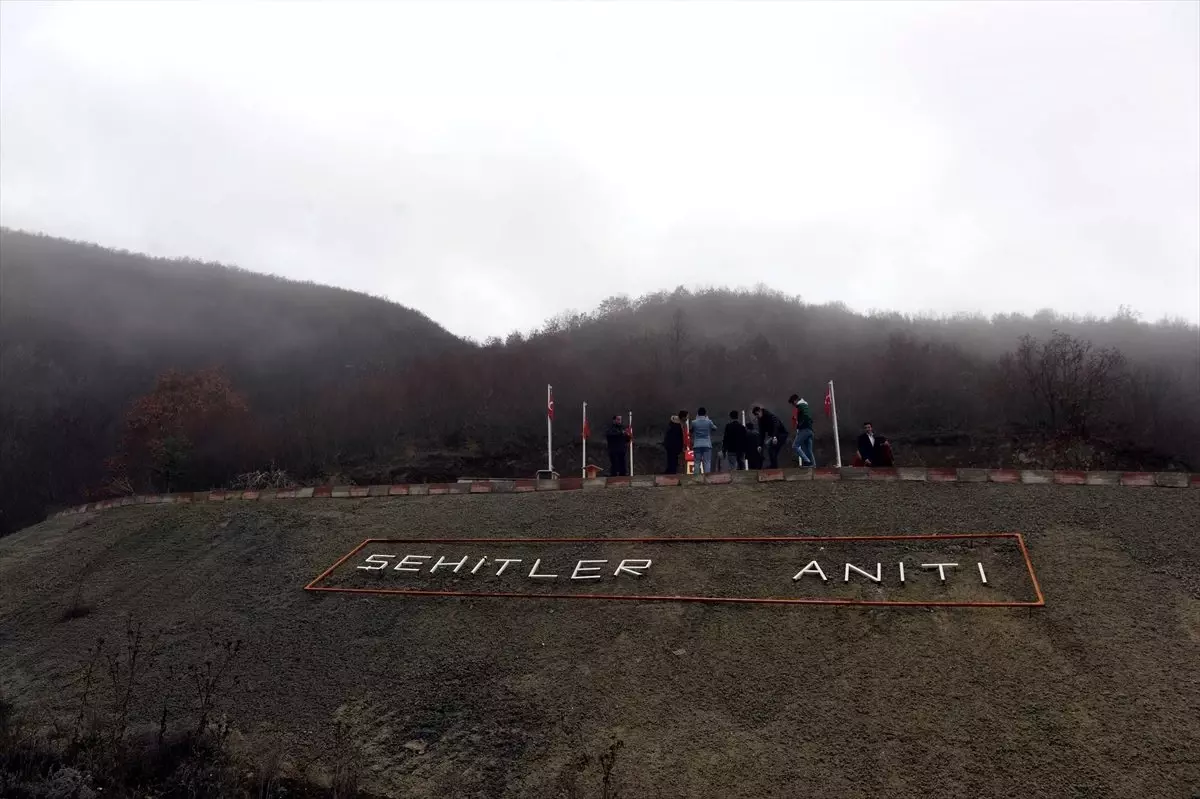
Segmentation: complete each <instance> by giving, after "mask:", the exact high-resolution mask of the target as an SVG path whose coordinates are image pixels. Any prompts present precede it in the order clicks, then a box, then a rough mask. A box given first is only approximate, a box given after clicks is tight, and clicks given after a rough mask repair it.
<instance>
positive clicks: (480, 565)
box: [471, 558, 487, 574]
mask: <svg viewBox="0 0 1200 799" xmlns="http://www.w3.org/2000/svg"><path fill="white" fill-rule="evenodd" d="M485 563H487V558H480V559H479V562H478V563H476V564H475V568H474V569H471V574H474V573H475V572H477V571H479V570H480V569H482V568H483V564H485Z"/></svg>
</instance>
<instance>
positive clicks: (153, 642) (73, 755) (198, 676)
mask: <svg viewBox="0 0 1200 799" xmlns="http://www.w3.org/2000/svg"><path fill="white" fill-rule="evenodd" d="M162 655H163V652H162V650H161V648H160V646H159V637H158V636H157V635H156V634H153V633H150V632H148V631H147V630H145V629H144V627H143V625H142V623H141V622H140V621H138V620H136V619H134V618H132V617H130V618H129V619H127V621H126V626H125V631H124V637H123V640H120V641H117V642H108V641H105V640H104V639H99V640H97V641H96V643H95V644H94V645H93V646H92V647H91V649H90V650H89V651H88V654H87V657H86V658H85V659H84V661H83V662H82V663H80V664H79V666H78V667H77V668H76V669H75V671H74V673H73V675H72V678H71V681H70V688H69V690H70V693H69V696H70V699H71V703H72V712H71V714H70V716H69V720H64V719H63V718H58V717H53V716H50V717H47V718H38V717H37V714H35V713H32V712H30V711H28V710H25V711H22V710H21V709H19V708H17V707H16V706H15V705H14V704H13V703H12V702H10V701H7V700H6V699H5V697H3V696H0V796H4V797H6V798H8V797H11V799H44V798H46V797H64V798H65V797H73V798H74V799H99V798H100V797H151V796H153V797H187V798H188V799H204V798H205V797H259V799H272V797H283V796H288V797H310V796H327V795H329V792H330V789H331V788H332V790H333V793H334V794H335V795H336V796H338V797H339V799H340V798H342V797H346V798H348V797H355V796H363V794H362V793H361V792H360V791H359V790H358V788H357V786H358V774H357V770H356V768H355V766H356V765H357V764H356V763H355V762H354V761H352V760H351V759H346V758H342V759H339V762H338V764H337V773H336V774H335V775H334V780H333V784H332V785H331V786H330V787H328V788H327V787H323V786H322V785H319V784H317V782H316V781H312V780H295V779H286V778H284V777H283V775H282V774H281V755H280V752H279V751H278V750H277V749H276V750H273V751H271V752H268V753H267V754H266V755H265V756H263V757H261V758H259V759H258V762H247V761H246V759H245V758H244V757H241V756H239V755H237V754H235V753H234V751H233V747H232V746H231V740H230V736H231V732H232V730H231V727H230V725H229V722H228V719H227V717H226V715H225V712H224V708H225V707H226V706H227V705H228V703H229V702H230V701H232V698H233V697H234V695H235V693H236V691H237V688H238V685H239V683H240V674H239V671H238V663H239V659H240V658H241V656H242V655H243V647H242V642H241V641H239V640H235V639H224V640H220V639H214V640H211V641H210V642H208V643H207V644H206V645H204V646H202V647H201V651H199V652H198V653H196V656H195V657H194V659H192V661H191V662H189V663H186V664H184V665H180V664H177V663H170V664H164V663H163V660H164V658H163V657H162ZM160 667H165V668H166V675H167V678H168V679H166V680H165V681H164V682H165V684H166V685H168V686H173V687H177V688H178V689H179V693H177V694H176V693H173V690H174V689H173V688H169V689H168V690H167V691H166V692H164V694H163V695H162V696H161V697H156V698H155V700H154V701H152V702H148V701H147V697H146V696H145V687H144V684H145V682H146V676H147V675H148V674H150V673H151V672H152V671H155V670H156V669H159V668H160ZM177 677H178V679H176V678H177ZM135 705H138V706H141V707H143V708H144V707H146V706H152V707H154V706H156V707H157V708H158V710H157V715H158V719H157V722H156V723H155V724H152V725H144V724H143V725H140V726H139V725H135V724H133V723H132V718H133V713H132V708H133V707H134V706H135Z"/></svg>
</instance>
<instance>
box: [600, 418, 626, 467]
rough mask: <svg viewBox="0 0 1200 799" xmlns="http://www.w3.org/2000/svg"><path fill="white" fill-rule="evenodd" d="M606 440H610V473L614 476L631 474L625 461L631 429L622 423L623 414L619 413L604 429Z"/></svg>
mask: <svg viewBox="0 0 1200 799" xmlns="http://www.w3.org/2000/svg"><path fill="white" fill-rule="evenodd" d="M604 440H605V441H607V442H608V463H609V466H610V469H609V472H610V474H612V475H613V476H614V477H623V476H625V475H627V474H629V467H628V466H627V465H626V463H625V453H626V450H627V448H628V447H629V431H627V430H626V429H625V427H624V426H623V425H622V424H621V414H619V413H618V414H617V415H616V416H614V417H613V418H612V423H611V424H609V426H608V429H606V430H605V431H604Z"/></svg>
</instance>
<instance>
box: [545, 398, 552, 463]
mask: <svg viewBox="0 0 1200 799" xmlns="http://www.w3.org/2000/svg"><path fill="white" fill-rule="evenodd" d="M552 402H554V387H553V386H551V385H550V384H549V383H547V384H546V469H547V471H551V472H552V471H554V454H553V453H554V450H553V448H552V446H551V443H550V441H551V438H552V436H553V435H554V433H553V431H552V430H551V427H550V407H551V405H550V403H552Z"/></svg>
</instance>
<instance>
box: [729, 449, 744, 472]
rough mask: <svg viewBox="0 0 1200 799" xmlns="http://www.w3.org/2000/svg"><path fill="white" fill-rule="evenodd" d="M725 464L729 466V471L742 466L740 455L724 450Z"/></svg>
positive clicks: (734, 470)
mask: <svg viewBox="0 0 1200 799" xmlns="http://www.w3.org/2000/svg"><path fill="white" fill-rule="evenodd" d="M725 465H726V466H728V467H729V471H731V472H736V471H737V470H738V469H741V468H742V456H741V455H740V454H738V453H736V452H726V453H725Z"/></svg>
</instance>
